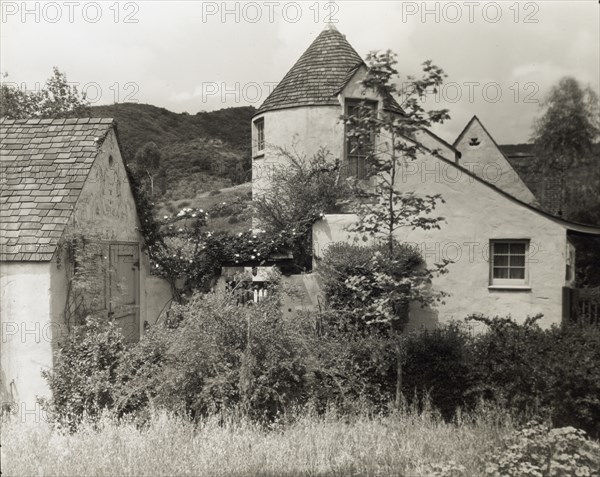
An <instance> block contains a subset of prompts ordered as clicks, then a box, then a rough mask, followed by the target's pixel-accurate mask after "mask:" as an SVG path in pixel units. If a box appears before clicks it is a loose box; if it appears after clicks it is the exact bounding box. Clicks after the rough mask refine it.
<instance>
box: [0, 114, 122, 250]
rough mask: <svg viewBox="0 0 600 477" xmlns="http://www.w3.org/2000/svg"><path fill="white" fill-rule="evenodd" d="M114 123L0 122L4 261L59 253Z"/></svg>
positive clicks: (0, 245) (96, 120)
mask: <svg viewBox="0 0 600 477" xmlns="http://www.w3.org/2000/svg"><path fill="white" fill-rule="evenodd" d="M113 126H114V121H113V120H112V119H109V118H102V119H101V118H84V119H29V120H8V119H1V120H0V261H47V260H51V259H52V256H53V255H54V252H55V251H56V248H57V245H58V241H59V240H60V238H61V236H62V234H63V231H64V229H65V226H66V224H67V223H68V221H69V217H70V216H71V213H72V212H73V210H74V208H75V203H76V202H77V200H78V199H79V194H80V192H81V189H82V188H83V185H84V183H85V181H86V179H87V176H88V173H89V172H90V169H91V167H92V164H93V162H94V160H95V158H96V155H97V154H98V148H99V146H100V145H101V144H102V142H103V141H104V138H105V137H106V135H107V133H108V131H109V130H110V129H111V128H112V127H113Z"/></svg>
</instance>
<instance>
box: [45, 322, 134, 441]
mask: <svg viewBox="0 0 600 477" xmlns="http://www.w3.org/2000/svg"><path fill="white" fill-rule="evenodd" d="M124 350H125V341H124V338H123V335H122V334H121V332H120V330H119V328H118V327H117V326H116V325H115V324H114V323H113V322H110V321H108V320H107V319H106V318H103V317H99V316H90V317H88V319H86V321H85V323H83V324H81V325H76V326H74V327H73V328H72V330H71V331H70V332H69V333H68V334H67V335H66V336H64V338H63V340H62V342H61V343H60V344H59V346H58V350H57V352H56V356H55V364H54V367H53V368H52V369H51V370H44V371H43V372H42V376H44V378H45V379H46V380H47V382H48V385H49V388H50V391H51V395H52V396H51V398H49V399H47V400H43V401H42V407H43V408H44V410H45V411H46V412H47V413H48V415H49V417H50V419H51V420H52V422H54V423H56V424H57V425H59V426H61V427H65V428H67V429H70V430H73V429H75V428H76V427H77V425H78V424H79V423H80V422H81V420H82V419H83V418H84V417H87V418H88V419H91V420H95V419H97V418H99V416H100V415H101V414H102V411H104V410H107V409H112V408H113V405H114V402H115V401H114V399H115V390H116V386H117V373H116V368H117V365H118V363H119V360H120V359H121V356H122V354H123V352H124Z"/></svg>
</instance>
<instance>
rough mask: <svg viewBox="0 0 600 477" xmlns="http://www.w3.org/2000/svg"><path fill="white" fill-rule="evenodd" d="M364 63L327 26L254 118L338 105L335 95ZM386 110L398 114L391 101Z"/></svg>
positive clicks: (396, 104) (396, 105) (398, 107)
mask: <svg viewBox="0 0 600 477" xmlns="http://www.w3.org/2000/svg"><path fill="white" fill-rule="evenodd" d="M361 66H365V67H366V65H365V62H364V61H363V59H362V58H361V57H360V55H359V54H358V53H357V52H356V50H355V49H354V48H352V46H351V45H350V43H348V41H347V40H346V37H345V36H344V35H342V34H341V33H340V32H339V31H338V30H337V28H335V26H333V25H332V24H329V25H328V26H327V27H326V28H325V29H324V30H323V31H322V32H321V33H320V34H319V36H317V38H316V39H315V40H314V41H313V42H312V43H311V45H310V46H309V47H308V49H307V50H306V51H305V52H304V53H303V54H302V56H301V57H300V59H299V60H298V61H297V62H296V63H295V64H294V66H292V68H291V69H290V70H289V71H288V72H287V74H286V75H285V76H284V77H283V79H282V80H281V81H280V82H279V84H278V85H277V86H276V87H275V89H274V90H273V91H272V92H271V94H270V95H269V96H268V97H267V99H266V100H265V102H264V103H263V104H262V105H261V106H260V108H258V111H257V112H256V114H262V113H264V112H265V111H272V110H275V109H285V108H293V107H297V106H323V105H339V102H338V100H337V94H338V93H339V92H340V91H341V90H342V89H344V87H345V86H346V85H347V84H348V83H349V82H350V80H351V79H352V77H353V76H354V74H355V73H356V72H357V71H358V69H359V68H360V67H361ZM386 108H387V109H389V110H392V111H396V112H401V111H402V110H401V108H400V106H399V105H398V103H397V102H396V101H395V100H394V99H393V98H390V99H388V100H386Z"/></svg>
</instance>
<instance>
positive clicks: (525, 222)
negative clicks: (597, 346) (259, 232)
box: [313, 155, 567, 326]
mask: <svg viewBox="0 0 600 477" xmlns="http://www.w3.org/2000/svg"><path fill="white" fill-rule="evenodd" d="M416 162H417V163H416V166H417V169H416V170H417V171H420V170H424V169H426V170H429V171H435V170H436V169H437V170H440V171H441V170H443V168H445V167H446V166H448V167H450V168H453V166H452V165H451V164H450V165H449V164H447V163H445V162H444V161H442V160H440V159H437V158H435V157H432V156H430V155H427V156H425V155H422V156H420V158H419V159H418V160H417V161H416ZM449 177H450V179H448V178H449ZM399 187H401V188H402V190H405V191H408V190H414V191H418V193H421V194H424V193H427V194H437V193H439V194H441V195H442V197H443V199H444V200H445V201H446V203H445V204H440V205H439V206H438V207H437V208H436V210H435V215H436V216H441V217H444V218H445V223H444V224H443V225H442V228H441V230H431V231H423V230H420V229H417V230H413V231H411V230H402V231H399V232H398V234H397V236H398V238H399V239H400V240H402V241H406V242H411V243H414V244H416V245H417V246H418V247H419V249H420V250H421V251H422V253H423V255H424V257H425V258H426V260H427V262H428V263H429V264H432V263H435V262H440V261H441V260H442V259H444V258H446V259H451V260H454V263H452V264H451V265H450V266H449V267H448V271H449V273H448V274H446V275H442V276H440V277H438V278H436V279H435V281H434V286H435V287H436V288H437V289H439V290H443V291H445V292H448V293H450V294H451V296H449V297H447V298H446V299H445V304H443V305H439V306H438V308H437V309H436V310H421V309H420V308H415V309H414V310H413V314H412V315H413V325H414V326H421V325H423V326H434V325H436V324H437V323H444V322H447V321H449V320H452V319H463V318H465V317H466V316H467V315H468V314H470V313H483V314H485V315H488V316H494V315H501V316H506V315H508V314H511V315H512V316H513V318H515V319H518V320H521V321H522V320H523V319H525V318H526V316H527V315H535V314H537V313H543V314H544V318H543V320H542V321H541V322H540V323H541V324H542V325H544V326H549V325H550V324H552V323H559V322H560V320H561V307H562V287H563V286H564V285H565V267H566V260H567V257H566V255H567V239H566V231H565V229H564V228H563V227H562V226H561V225H559V224H557V223H555V222H553V221H551V220H549V219H547V218H545V217H543V216H542V215H540V214H538V213H536V212H534V211H532V210H530V209H527V208H525V207H523V206H521V205H518V204H517V203H515V202H514V201H512V200H510V199H508V198H507V197H505V196H503V195H501V194H499V193H498V192H496V191H494V190H493V189H492V188H490V187H488V186H486V185H485V184H482V183H480V182H478V181H477V180H476V179H474V178H472V177H470V176H468V175H467V174H465V173H460V171H459V170H458V169H455V170H454V172H453V173H452V174H451V173H450V172H448V174H442V173H439V174H436V173H434V172H432V173H430V174H428V175H422V174H420V173H414V172H412V169H411V171H410V173H407V174H404V175H403V176H402V180H401V183H400V184H399ZM354 219H355V218H354V216H352V215H328V216H326V217H325V219H324V220H322V221H320V222H318V223H317V224H315V226H314V227H313V241H314V252H315V256H316V257H321V256H322V255H323V252H324V251H325V250H326V248H327V246H328V245H329V244H330V243H332V242H336V241H346V240H352V239H353V237H352V236H351V235H350V234H349V233H348V232H347V231H345V230H344V227H345V225H347V224H349V223H350V222H352V221H353V220H354ZM490 239H529V240H530V252H529V257H528V262H529V263H528V266H529V285H530V289H519V290H509V289H493V288H490V287H489V285H490V282H489V280H490V268H489V262H488V253H489V241H490ZM315 266H316V267H318V259H317V260H316V263H315Z"/></svg>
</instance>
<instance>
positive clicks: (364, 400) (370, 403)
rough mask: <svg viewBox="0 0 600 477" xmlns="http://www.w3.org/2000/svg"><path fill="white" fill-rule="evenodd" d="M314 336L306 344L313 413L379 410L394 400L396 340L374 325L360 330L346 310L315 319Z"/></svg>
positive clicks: (352, 316)
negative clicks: (316, 334)
mask: <svg viewBox="0 0 600 477" xmlns="http://www.w3.org/2000/svg"><path fill="white" fill-rule="evenodd" d="M317 323H318V326H317V329H318V330H319V335H318V336H316V337H314V338H313V339H312V340H311V341H310V350H311V355H310V358H311V368H310V370H311V373H310V378H311V383H310V384H311V386H310V388H309V390H310V392H311V397H312V400H313V402H314V403H315V404H316V406H317V409H319V410H324V409H326V408H327V407H328V406H330V405H333V406H335V407H336V408H338V409H340V410H342V411H343V412H354V411H357V410H360V409H362V408H363V407H365V406H366V407H368V408H375V409H376V410H381V409H384V408H385V407H387V405H388V403H389V402H390V401H391V400H392V399H393V398H394V395H395V386H396V376H397V361H398V359H397V355H398V340H397V339H396V338H397V337H396V335H392V336H387V335H386V334H384V333H382V332H381V330H379V329H378V328H377V327H367V328H365V327H364V324H363V323H361V318H360V317H359V316H356V314H353V313H350V312H343V311H339V310H331V311H328V312H324V313H321V314H320V315H319V317H318V321H317Z"/></svg>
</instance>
